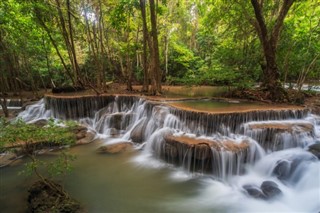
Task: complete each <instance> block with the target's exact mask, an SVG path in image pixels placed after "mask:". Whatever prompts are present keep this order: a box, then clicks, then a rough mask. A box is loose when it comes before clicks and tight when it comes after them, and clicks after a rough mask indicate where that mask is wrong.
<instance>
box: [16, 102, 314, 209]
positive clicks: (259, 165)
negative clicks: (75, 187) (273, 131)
mask: <svg viewBox="0 0 320 213" xmlns="http://www.w3.org/2000/svg"><path fill="white" fill-rule="evenodd" d="M147 104H148V103H147V101H144V100H142V99H141V100H140V101H138V102H136V103H134V104H133V105H132V106H122V107H121V108H122V109H124V110H123V111H119V107H118V105H117V104H116V102H113V103H111V104H109V105H108V106H106V107H105V108H103V109H101V110H99V111H98V112H96V113H95V116H94V117H93V118H82V119H80V120H79V122H80V123H82V124H85V125H87V126H89V127H90V128H92V129H93V130H96V131H97V132H99V136H100V137H109V136H110V134H111V133H112V132H114V131H115V130H114V129H115V127H114V126H113V125H114V123H112V122H111V121H112V117H113V116H120V117H121V119H120V120H121V122H120V123H119V125H118V127H117V128H119V129H118V131H117V137H118V138H117V139H116V140H112V141H109V143H117V142H121V141H124V140H126V141H127V140H131V139H132V136H131V133H132V132H133V131H134V130H135V129H139V127H140V128H142V130H143V131H142V138H143V143H142V144H137V146H136V147H137V149H142V152H141V154H139V155H138V156H135V157H133V158H132V159H131V162H132V163H134V164H136V165H137V166H139V167H149V168H152V169H155V170H159V169H165V168H168V167H169V168H171V169H172V172H171V175H169V176H168V178H170V179H172V180H173V181H176V182H177V183H179V182H185V181H190V180H195V181H197V182H200V183H201V186H200V187H199V190H198V192H197V193H196V194H193V195H192V196H190V198H184V199H182V200H175V201H172V200H171V201H168V202H167V203H165V204H164V205H163V208H164V212H171V210H172V209H174V210H175V211H172V212H212V209H215V210H216V209H221V211H226V212H314V213H318V212H319V211H320V163H319V160H318V159H317V158H316V157H315V156H313V155H312V154H310V153H309V152H307V151H306V149H307V146H309V145H311V144H313V143H319V142H320V118H319V117H317V116H315V115H309V116H308V117H306V118H304V119H299V120H298V119H297V120H285V121H257V122H256V123H259V122H269V123H270V122H273V123H277V122H278V123H281V124H294V123H301V122H302V123H307V124H311V125H312V126H313V131H312V134H311V133H305V132H303V131H297V132H295V131H293V132H282V133H279V135H278V136H277V137H276V138H277V140H279V141H280V142H281V143H283V144H284V145H283V146H282V148H281V150H278V149H277V148H274V149H265V150H264V149H263V148H262V147H261V146H259V144H258V143H257V142H256V141H255V140H254V138H256V139H257V138H259V137H258V136H256V134H259V132H258V133H257V132H254V133H252V132H250V131H248V130H247V129H246V126H247V125H249V124H252V122H251V123H250V122H248V123H245V124H243V126H244V133H243V134H239V133H232V132H230V131H229V130H228V131H226V132H227V133H228V134H227V136H223V135H221V134H222V133H214V134H211V135H198V134H197V133H198V132H204V131H203V130H202V126H195V127H194V128H193V129H192V128H188V127H187V126H184V125H183V122H182V121H180V120H179V119H178V118H177V117H176V116H175V115H173V114H171V113H170V110H169V109H168V107H166V106H155V107H153V108H152V111H151V112H150V111H148V109H147V107H146V105H147ZM150 113H151V116H150ZM51 115H52V113H51V111H50V110H46V109H45V107H44V101H43V100H42V101H40V102H38V103H37V104H35V105H32V106H29V107H28V108H27V110H26V111H24V112H22V113H21V114H20V117H21V118H22V119H23V120H25V121H27V122H34V121H35V120H39V119H45V118H49V117H50V116H51ZM184 122H185V121H184ZM217 125H219V124H217ZM224 129H228V127H225V128H224ZM260 133H261V132H260ZM167 134H175V135H188V136H189V137H199V136H200V137H202V138H208V139H217V138H218V139H225V138H227V139H233V140H235V141H242V140H243V139H246V140H248V141H249V142H250V152H249V153H250V154H251V156H250V158H249V161H248V163H247V164H245V165H240V163H239V164H234V163H233V162H234V161H233V160H234V158H235V157H234V156H233V155H232V153H230V152H228V151H222V152H221V153H220V155H219V156H220V158H219V159H217V162H215V163H218V168H219V170H221V171H220V172H219V174H220V175H219V176H211V175H205V174H203V173H190V172H189V171H188V170H186V169H183V168H182V167H175V166H172V165H170V164H168V163H166V162H164V161H162V160H159V153H158V152H157V150H160V149H161V146H162V145H163V143H162V141H163V137H164V136H165V135H167ZM251 137H252V138H251ZM279 141H278V142H279ZM280 142H279V143H280ZM214 151H215V150H214ZM240 158H241V157H240ZM184 159H185V160H184V163H185V164H188V156H185V158H184ZM236 162H241V161H236ZM281 162H284V164H285V165H289V167H288V168H289V170H290V172H288V176H286V177H281V178H279V176H278V177H277V174H275V172H274V170H275V169H276V167H277V165H278V164H279V163H281ZM240 166H244V168H245V172H244V173H241V172H240V170H241V169H240ZM233 167H236V170H237V172H236V175H234V174H233V175H232V172H231V171H229V170H233ZM286 168H287V167H286ZM264 181H273V182H274V183H276V184H277V185H278V187H279V189H280V190H281V192H282V194H281V195H280V196H278V197H275V198H273V199H270V200H262V199H256V198H253V197H251V196H249V195H248V194H247V192H246V191H245V190H244V188H243V186H245V185H251V186H254V187H258V188H259V187H260V185H261V184H262V182H264ZM119 187H121V186H119ZM119 199H121V198H119Z"/></svg>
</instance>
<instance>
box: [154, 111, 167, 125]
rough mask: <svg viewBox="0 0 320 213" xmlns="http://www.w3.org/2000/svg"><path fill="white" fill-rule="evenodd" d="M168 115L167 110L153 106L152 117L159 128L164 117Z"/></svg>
mask: <svg viewBox="0 0 320 213" xmlns="http://www.w3.org/2000/svg"><path fill="white" fill-rule="evenodd" d="M168 114H169V110H168V108H166V107H163V106H155V107H153V112H152V117H153V119H155V122H156V124H157V125H158V126H159V127H162V126H163V123H164V120H165V119H166V116H167V115H168Z"/></svg>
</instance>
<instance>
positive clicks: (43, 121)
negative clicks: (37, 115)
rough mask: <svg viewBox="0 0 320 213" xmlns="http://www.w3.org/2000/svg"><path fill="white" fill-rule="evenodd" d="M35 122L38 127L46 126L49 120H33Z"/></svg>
mask: <svg viewBox="0 0 320 213" xmlns="http://www.w3.org/2000/svg"><path fill="white" fill-rule="evenodd" d="M33 124H34V125H36V126H37V127H44V126H45V125H47V124H48V120H46V119H40V120H36V121H35V122H33Z"/></svg>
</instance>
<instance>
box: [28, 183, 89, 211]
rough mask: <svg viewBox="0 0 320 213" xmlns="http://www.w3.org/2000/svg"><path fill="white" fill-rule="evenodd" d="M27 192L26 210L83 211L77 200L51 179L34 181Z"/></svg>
mask: <svg viewBox="0 0 320 213" xmlns="http://www.w3.org/2000/svg"><path fill="white" fill-rule="evenodd" d="M49 185H50V186H51V187H50V186H49ZM28 192H29V195H28V211H27V212H34V213H43V212H64V213H80V212H84V210H83V209H82V207H81V205H80V204H79V203H78V202H77V201H75V200H73V199H72V198H70V197H69V196H67V193H66V192H65V191H64V190H63V187H62V186H61V185H59V184H57V183H55V182H53V181H50V180H45V182H44V181H38V182H35V183H34V184H33V185H32V186H31V187H30V189H29V190H28Z"/></svg>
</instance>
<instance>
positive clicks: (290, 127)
mask: <svg viewBox="0 0 320 213" xmlns="http://www.w3.org/2000/svg"><path fill="white" fill-rule="evenodd" d="M248 127H249V128H250V129H251V130H255V129H272V130H276V131H275V132H276V133H279V132H289V133H303V132H307V133H313V124H312V123H307V122H276V121H275V122H265V123H264V122H261V123H252V124H249V125H248Z"/></svg>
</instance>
